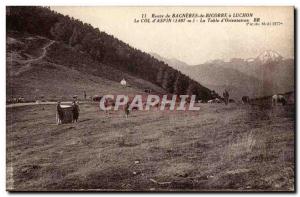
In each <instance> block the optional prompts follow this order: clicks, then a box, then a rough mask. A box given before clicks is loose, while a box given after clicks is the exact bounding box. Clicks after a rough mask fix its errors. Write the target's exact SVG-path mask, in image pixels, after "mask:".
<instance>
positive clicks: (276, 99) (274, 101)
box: [272, 94, 286, 106]
mask: <svg viewBox="0 0 300 197" xmlns="http://www.w3.org/2000/svg"><path fill="white" fill-rule="evenodd" d="M278 103H281V104H282V105H285V104H286V99H285V98H284V96H283V95H280V94H275V95H273V96H272V104H273V105H274V106H276V105H277V104H278Z"/></svg>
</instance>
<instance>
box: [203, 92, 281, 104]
mask: <svg viewBox="0 0 300 197" xmlns="http://www.w3.org/2000/svg"><path fill="white" fill-rule="evenodd" d="M223 102H224V103H225V104H227V103H228V102H229V103H234V102H235V101H234V100H233V99H228V98H222V99H219V98H215V99H212V100H209V101H208V102H207V103H223ZM250 102H251V100H250V98H249V96H243V97H242V103H243V104H249V103H250ZM278 104H282V105H286V104H287V99H286V98H285V97H284V96H283V95H281V94H275V95H273V96H272V105H273V106H276V105H278Z"/></svg>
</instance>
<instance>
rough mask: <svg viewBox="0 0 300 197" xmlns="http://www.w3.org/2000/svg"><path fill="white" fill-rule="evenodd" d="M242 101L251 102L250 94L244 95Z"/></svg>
mask: <svg viewBox="0 0 300 197" xmlns="http://www.w3.org/2000/svg"><path fill="white" fill-rule="evenodd" d="M242 102H243V104H247V103H249V102H250V98H249V96H243V97H242Z"/></svg>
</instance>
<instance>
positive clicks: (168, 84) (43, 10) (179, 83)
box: [6, 6, 219, 100]
mask: <svg viewBox="0 0 300 197" xmlns="http://www.w3.org/2000/svg"><path fill="white" fill-rule="evenodd" d="M6 9H7V10H6V25H7V31H17V32H21V33H27V34H33V35H40V36H44V37H47V38H49V39H52V40H55V41H57V42H61V43H63V44H65V45H67V46H68V47H72V49H74V50H76V51H79V52H82V53H86V54H88V55H89V56H91V57H92V58H93V59H94V60H95V61H97V62H99V63H101V64H105V65H109V66H112V67H114V68H116V69H119V70H121V71H124V72H127V73H130V74H132V75H134V76H137V77H140V78H142V79H145V80H147V81H149V82H151V83H153V84H156V85H158V86H160V87H162V88H163V89H165V90H166V91H167V92H169V93H171V94H178V95H179V94H187V95H192V94H193V95H196V97H197V99H203V100H208V99H212V98H215V97H219V96H218V95H217V94H216V93H215V92H214V91H210V90H209V89H208V88H206V87H203V86H202V85H200V84H199V83H198V82H196V81H194V80H192V79H191V78H189V77H188V76H186V75H184V74H182V73H181V72H180V71H177V70H175V69H173V68H171V67H169V66H168V65H167V64H166V63H164V62H163V61H159V60H157V59H155V58H154V57H153V56H151V55H149V54H147V53H145V52H143V51H141V50H139V49H136V48H133V47H131V46H129V45H128V44H126V43H124V42H122V41H121V40H118V39H117V38H115V37H114V36H112V35H108V34H107V33H105V32H103V31H100V30H99V29H98V28H94V27H93V26H91V25H90V24H87V23H83V22H81V21H79V20H77V19H74V18H73V17H69V16H64V15H62V14H59V13H57V12H55V11H52V10H51V9H50V7H32V6H30V7H29V6H23V7H22V6H13V7H7V8H6ZM101 64H99V66H100V65H101ZM107 74H109V73H107Z"/></svg>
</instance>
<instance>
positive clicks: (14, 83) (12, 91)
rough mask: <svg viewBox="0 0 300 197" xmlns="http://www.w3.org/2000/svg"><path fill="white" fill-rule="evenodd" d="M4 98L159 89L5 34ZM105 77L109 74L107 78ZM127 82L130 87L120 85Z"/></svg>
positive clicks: (56, 46) (44, 43)
mask: <svg viewBox="0 0 300 197" xmlns="http://www.w3.org/2000/svg"><path fill="white" fill-rule="evenodd" d="M6 46H7V87H9V88H7V98H11V97H21V96H22V97H24V98H25V99H26V100H34V99H35V98H38V97H40V96H44V97H45V98H46V99H47V100H58V99H61V98H63V99H70V98H71V97H72V96H73V95H79V98H82V97H83V92H84V91H86V93H87V95H88V96H93V95H95V94H100V95H102V94H117V93H125V94H136V93H143V92H144V89H146V88H150V89H152V90H154V92H160V93H162V92H165V91H164V90H163V89H162V88H160V87H158V86H157V85H155V84H152V83H150V82H148V81H145V80H143V79H140V78H137V77H134V76H132V75H129V74H127V73H125V72H121V71H120V70H117V69H115V68H113V67H110V66H106V65H101V66H99V63H98V62H96V61H93V59H92V58H90V57H89V56H88V55H87V54H84V53H78V52H76V51H74V50H72V48H70V47H68V46H66V45H64V44H63V43H60V42H54V41H53V40H49V39H47V38H45V37H41V36H34V35H23V34H20V33H16V32H8V35H7V44H6ZM107 73H110V75H108V74H107ZM122 78H126V80H127V82H128V84H129V86H130V87H126V88H123V87H122V86H121V85H120V83H119V81H120V80H121V79H122Z"/></svg>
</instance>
